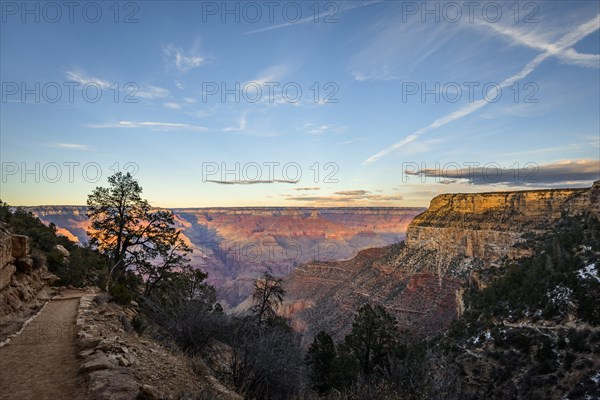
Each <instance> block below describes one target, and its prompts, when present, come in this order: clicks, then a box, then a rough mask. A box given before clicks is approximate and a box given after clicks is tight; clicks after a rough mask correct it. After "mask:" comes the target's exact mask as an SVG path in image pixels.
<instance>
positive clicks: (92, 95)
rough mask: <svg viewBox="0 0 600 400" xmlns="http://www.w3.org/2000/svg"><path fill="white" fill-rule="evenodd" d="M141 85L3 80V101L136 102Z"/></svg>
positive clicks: (101, 82)
mask: <svg viewBox="0 0 600 400" xmlns="http://www.w3.org/2000/svg"><path fill="white" fill-rule="evenodd" d="M139 92H140V88H139V86H138V84H137V83H135V82H125V83H119V82H104V81H99V82H93V81H92V82H86V83H81V82H76V81H64V82H58V81H50V82H23V81H21V82H10V81H7V82H2V83H1V85H0V99H1V101H2V103H71V104H72V103H75V102H79V101H83V102H85V103H98V102H100V101H109V102H114V103H133V104H135V103H139V101H140V100H139V98H138V97H137V95H138V93H139ZM140 97H141V96H140Z"/></svg>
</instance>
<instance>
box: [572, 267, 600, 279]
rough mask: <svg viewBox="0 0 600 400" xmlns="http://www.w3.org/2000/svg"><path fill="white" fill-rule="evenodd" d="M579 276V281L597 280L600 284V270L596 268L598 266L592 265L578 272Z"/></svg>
mask: <svg viewBox="0 0 600 400" xmlns="http://www.w3.org/2000/svg"><path fill="white" fill-rule="evenodd" d="M577 276H578V277H579V279H584V280H587V279H595V280H596V281H598V282H600V276H598V269H597V268H596V264H590V265H588V266H586V267H583V268H581V269H580V270H579V271H577Z"/></svg>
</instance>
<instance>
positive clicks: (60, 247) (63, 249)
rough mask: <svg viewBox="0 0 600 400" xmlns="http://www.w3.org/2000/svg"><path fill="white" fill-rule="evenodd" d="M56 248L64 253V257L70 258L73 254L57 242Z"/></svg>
mask: <svg viewBox="0 0 600 400" xmlns="http://www.w3.org/2000/svg"><path fill="white" fill-rule="evenodd" d="M56 250H58V252H59V253H60V254H62V256H63V257H64V258H68V257H69V256H70V255H71V253H69V250H67V249H65V248H64V246H63V245H60V244H57V245H56Z"/></svg>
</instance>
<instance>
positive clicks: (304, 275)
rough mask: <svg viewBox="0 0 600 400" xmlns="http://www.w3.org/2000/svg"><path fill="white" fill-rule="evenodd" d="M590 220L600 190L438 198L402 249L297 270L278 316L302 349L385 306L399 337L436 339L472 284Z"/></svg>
mask: <svg viewBox="0 0 600 400" xmlns="http://www.w3.org/2000/svg"><path fill="white" fill-rule="evenodd" d="M585 213H590V214H592V215H594V216H595V217H596V218H598V217H600V182H596V183H595V184H594V186H593V187H592V188H590V189H564V190H538V191H523V192H498V193H478V194H444V195H440V196H437V197H435V198H434V199H433V200H432V201H431V205H430V207H429V208H428V209H427V211H426V212H424V213H422V214H420V215H419V216H417V217H415V218H414V219H413V221H412V222H411V224H410V225H409V227H408V230H407V237H406V240H405V242H404V243H399V244H395V245H392V246H388V247H385V248H379V249H369V250H365V251H362V252H360V253H359V255H358V256H357V257H355V258H353V259H351V260H346V261H341V262H316V263H307V264H306V265H303V266H301V267H298V268H297V269H296V270H295V271H294V273H293V274H292V275H291V276H290V278H289V279H288V280H287V282H286V289H287V291H288V296H287V299H286V300H287V301H286V303H285V304H284V306H283V308H282V310H281V313H282V314H283V315H284V316H286V317H288V318H290V319H291V320H292V324H293V326H294V327H295V329H297V330H298V331H300V332H303V333H304V338H303V341H304V344H305V345H308V343H310V342H311V341H312V338H313V336H314V335H315V334H316V333H318V332H319V331H320V330H326V331H328V332H330V333H332V334H333V336H335V338H336V339H341V338H343V336H345V335H346V334H347V333H348V332H349V331H350V329H351V324H352V319H353V315H354V312H355V311H356V309H357V308H358V307H360V306H361V305H362V304H364V303H366V302H370V303H376V304H382V305H384V306H385V307H386V308H387V309H388V310H389V311H390V312H392V313H393V314H394V315H395V316H396V318H397V319H398V322H399V327H400V329H401V330H404V331H407V332H409V333H411V334H414V335H416V336H427V335H430V334H434V333H436V332H439V331H441V330H443V329H445V328H446V327H447V326H448V325H449V324H450V322H451V321H452V320H453V319H454V318H455V316H456V315H457V313H460V312H461V309H462V297H461V296H462V292H463V287H464V285H465V284H466V283H467V282H469V280H471V281H474V282H475V283H476V284H477V285H478V286H483V285H484V284H485V283H484V282H481V281H480V279H479V272H481V271H484V270H485V269H486V268H492V267H494V266H496V265H499V263H500V262H501V261H502V260H503V259H517V258H521V257H528V256H530V255H532V250H531V249H530V248H529V247H528V239H529V238H532V237H534V236H537V235H543V234H544V233H546V232H548V231H549V230H551V229H552V228H553V227H554V226H556V224H558V223H560V221H561V219H562V218H564V217H574V216H577V215H582V214H585Z"/></svg>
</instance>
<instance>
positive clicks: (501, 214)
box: [406, 184, 599, 262]
mask: <svg viewBox="0 0 600 400" xmlns="http://www.w3.org/2000/svg"><path fill="white" fill-rule="evenodd" d="M598 191H599V188H598V184H595V185H594V187H593V188H592V189H556V190H532V191H524V192H496V193H477V194H444V195H440V196H437V197H435V198H434V199H433V200H431V204H430V206H429V208H428V209H427V211H426V212H424V213H423V214H421V215H419V216H418V217H416V218H415V219H414V220H413V222H412V223H411V225H410V227H409V229H408V232H407V237H406V243H407V245H408V246H410V247H420V248H425V249H428V250H436V251H439V252H443V253H444V254H446V255H448V256H450V257H457V256H464V257H472V258H478V259H482V260H485V261H488V262H494V261H495V260H498V259H501V258H503V257H508V258H509V259H518V258H521V257H527V256H531V255H532V253H531V250H530V249H527V248H525V247H523V246H521V244H523V243H524V242H525V238H524V236H528V235H532V234H543V233H544V232H547V231H548V230H549V229H551V228H552V226H553V225H554V224H556V223H557V222H558V221H559V220H560V219H561V218H563V217H566V216H574V215H577V214H581V213H583V212H585V211H591V212H597V210H596V208H597V205H596V204H597V203H595V202H594V201H593V200H594V196H597V192H598ZM595 210H596V211H595Z"/></svg>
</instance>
